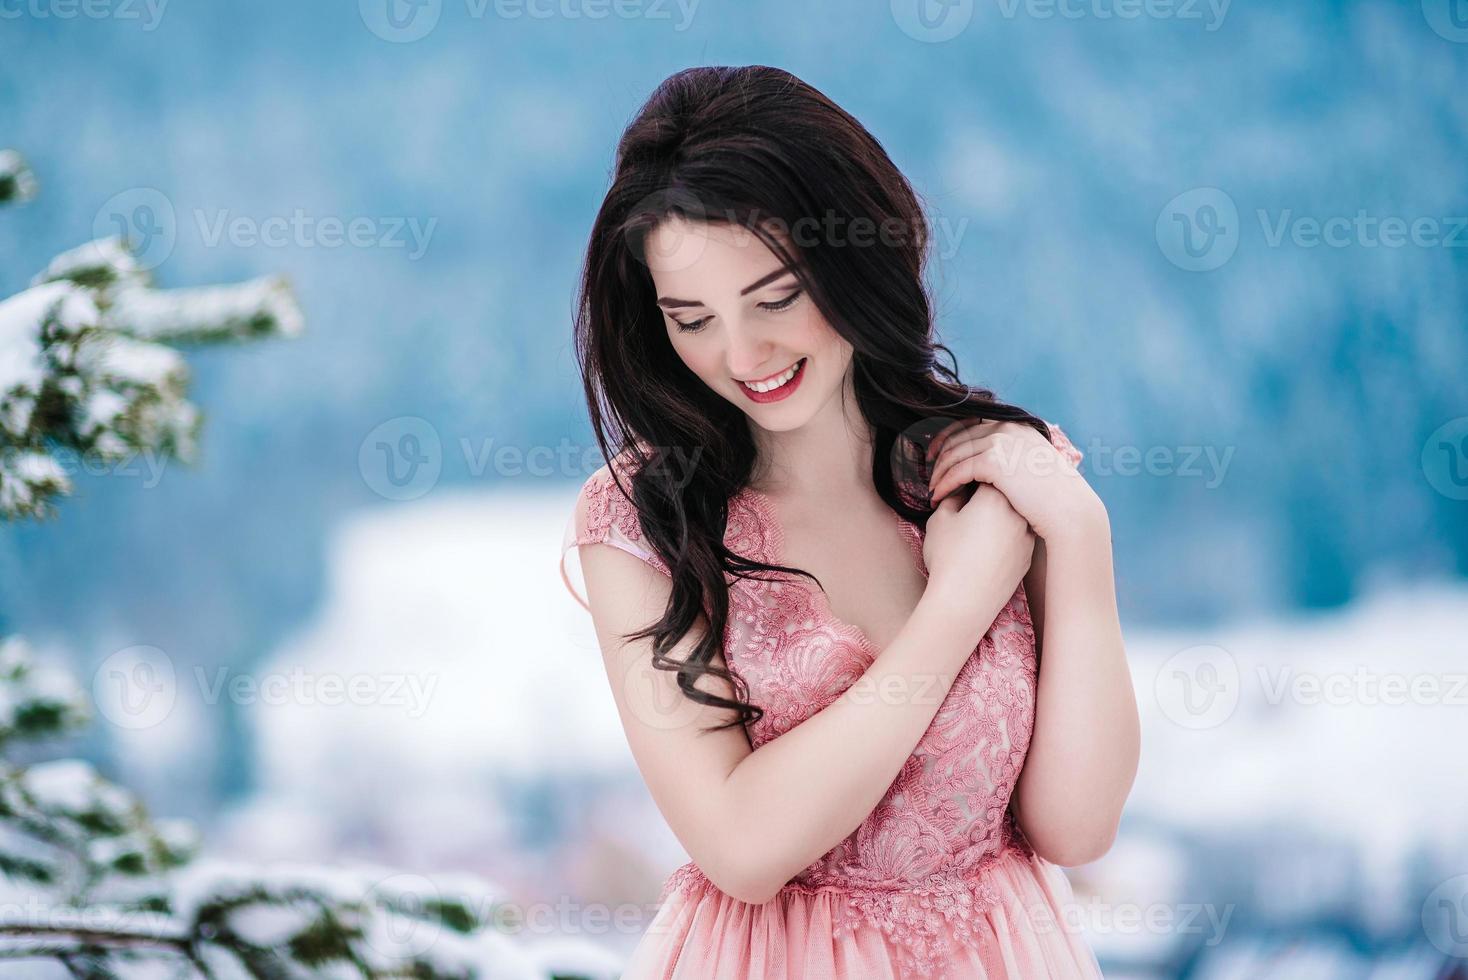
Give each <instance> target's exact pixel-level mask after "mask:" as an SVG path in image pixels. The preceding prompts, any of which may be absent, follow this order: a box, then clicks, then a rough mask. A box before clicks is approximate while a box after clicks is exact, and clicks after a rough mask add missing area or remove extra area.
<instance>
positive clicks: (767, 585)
mask: <svg viewBox="0 0 1468 980" xmlns="http://www.w3.org/2000/svg"><path fill="white" fill-rule="evenodd" d="M1050 431H1051V433H1052V436H1051V440H1052V442H1053V443H1054V445H1055V446H1056V448H1057V449H1059V450H1060V451H1061V453H1062V454H1063V455H1064V456H1065V457H1066V458H1067V459H1068V460H1069V461H1070V462H1071V463H1072V464H1073V465H1074V464H1076V463H1079V461H1080V458H1081V454H1080V451H1079V450H1077V449H1076V448H1075V447H1074V446H1073V445H1071V443H1070V440H1068V439H1067V438H1066V437H1065V435H1064V433H1062V432H1061V431H1060V429H1058V428H1057V427H1055V426H1053V425H1052V426H1051V427H1050ZM624 485H630V484H628V483H627V481H626V480H625V477H624ZM893 519H894V520H896V521H897V522H898V525H899V527H900V528H901V530H902V531H903V532H904V533H905V535H906V537H907V540H908V541H909V543H910V544H911V546H912V559H913V561H914V562H915V563H916V565H917V567H918V568H919V569H921V570H922V573H923V574H924V575H926V574H927V567H926V565H925V563H924V561H923V550H922V531H921V529H920V528H919V527H917V526H916V525H914V524H911V523H909V522H907V521H906V520H904V519H902V518H901V517H899V516H898V515H896V514H895V513H894V514H893ZM725 541H726V543H727V546H728V547H729V548H730V549H731V550H733V551H734V552H735V553H737V554H742V555H745V556H747V557H753V558H758V559H760V560H762V561H766V562H776V563H778V562H779V561H780V555H781V550H782V532H781V529H780V527H779V525H778V523H777V522H776V521H775V520H774V517H773V510H772V508H771V506H770V505H769V503H768V502H767V501H765V500H764V499H763V498H762V497H761V496H760V494H759V493H757V492H755V491H752V490H746V491H743V492H741V493H740V494H738V495H736V496H735V497H734V498H733V499H732V500H731V501H730V505H729V522H728V527H727V531H726V534H725ZM593 542H596V543H606V544H610V545H613V546H615V547H618V548H621V549H623V550H625V551H628V552H630V553H632V554H634V555H636V556H638V557H639V558H641V559H642V560H644V561H646V562H648V563H650V564H652V565H653V566H654V567H656V568H657V569H658V570H659V571H661V572H662V573H663V574H668V568H667V566H666V565H665V564H663V562H662V561H661V560H660V559H659V558H658V557H657V555H656V554H655V553H653V552H652V551H651V549H650V548H649V547H648V546H647V545H646V543H645V542H644V541H643V538H642V534H641V531H640V528H639V524H638V519H637V512H636V510H635V509H634V508H633V506H632V504H631V502H630V501H629V500H627V499H626V498H625V497H624V496H623V495H622V494H621V492H620V491H619V490H618V488H617V486H616V484H615V483H614V482H613V480H612V477H611V474H610V472H609V471H608V468H607V467H605V466H603V467H602V468H601V469H600V470H598V471H597V472H596V473H594V474H592V476H591V477H590V478H588V479H587V481H586V483H585V485H584V486H583V487H582V489H581V494H580V496H579V497H578V498H577V502H576V507H575V509H574V511H573V513H572V515H571V518H570V519H569V520H568V522H567V525H566V531H565V535H564V538H563V542H562V550H561V575H562V579H563V580H564V582H565V584H566V587H567V588H568V589H570V590H571V592H572V594H573V595H575V596H576V598H577V600H578V601H580V602H581V603H582V604H583V605H585V600H584V599H583V597H582V596H581V595H580V594H578V593H577V590H576V589H575V587H574V586H573V585H572V584H571V580H570V578H569V577H568V576H567V574H566V564H565V560H566V558H567V556H568V554H569V553H571V552H572V551H573V550H574V549H575V547H576V546H577V545H580V544H587V543H593ZM729 578H730V593H729V602H730V617H729V625H728V629H727V631H726V634H725V644H724V656H725V661H726V663H727V664H728V666H729V669H730V670H731V671H732V672H734V673H736V674H738V675H739V676H741V677H742V678H743V679H744V680H745V681H746V682H747V683H748V684H749V690H750V691H752V692H759V695H760V696H758V697H756V698H755V700H756V703H758V704H760V706H761V707H763V708H764V709H765V714H764V716H763V717H762V718H761V719H760V720H759V721H758V722H756V723H754V724H752V725H749V726H748V727H747V731H748V735H749V740H750V743H751V744H752V745H753V747H754V748H755V749H758V748H759V747H760V746H761V745H763V744H765V743H766V742H768V741H770V740H771V739H774V738H779V737H780V736H781V735H782V734H784V733H785V732H788V731H790V730H791V729H792V728H794V727H795V726H796V725H799V724H800V723H801V722H802V721H804V720H805V719H807V718H809V717H811V716H812V715H814V714H815V713H816V712H818V711H820V710H822V709H823V708H825V707H826V706H827V705H830V704H831V703H832V702H833V701H835V700H836V698H837V697H838V696H839V695H840V694H841V693H842V692H843V691H844V690H846V689H847V688H848V687H849V686H850V685H851V684H852V683H853V682H854V681H855V680H856V679H857V678H859V677H860V676H861V674H862V673H863V672H864V671H865V670H866V668H867V667H868V666H869V665H870V664H871V662H872V660H873V659H874V658H875V657H876V655H877V653H878V651H877V649H876V648H875V647H874V646H873V645H872V643H871V642H870V641H869V640H868V639H867V637H866V636H865V635H863V633H862V632H861V630H859V629H858V628H856V627H854V626H851V625H849V624H846V623H843V622H840V621H838V620H837V619H836V618H835V617H834V615H833V614H832V613H831V611H830V609H829V607H828V605H827V603H826V601H825V596H824V595H823V594H822V593H821V592H820V590H819V589H818V588H816V586H815V585H814V584H813V583H810V582H808V581H807V580H803V579H796V580H793V581H790V580H787V581H782V582H748V581H742V580H739V579H735V578H734V577H733V576H730V577H729ZM1036 678H1037V662H1036V655H1035V634H1034V628H1033V626H1032V624H1031V621H1030V612H1029V604H1028V601H1027V599H1026V598H1025V593H1024V587H1023V585H1021V586H1020V588H1019V589H1018V590H1017V591H1016V592H1015V594H1014V596H1013V598H1011V599H1010V601H1009V603H1008V604H1007V605H1006V606H1005V607H1004V609H1003V610H1002V611H1001V612H1000V613H999V616H998V618H997V619H995V621H994V625H993V626H992V628H991V629H990V631H989V633H988V634H987V635H985V636H984V638H983V640H981V641H980V643H979V645H978V646H977V647H976V648H975V650H974V653H973V655H972V656H971V657H970V658H969V660H968V661H967V663H966V664H965V665H964V666H963V668H962V669H961V670H960V672H959V675H958V678H957V680H956V681H955V683H954V685H953V687H952V688H951V690H950V691H949V693H948V695H947V697H946V698H945V699H944V701H943V704H942V705H941V706H940V707H939V709H938V712H937V715H936V716H935V717H934V719H933V722H932V724H931V725H929V727H928V729H927V731H926V732H925V733H924V734H923V736H922V738H921V740H920V741H919V742H918V744H917V747H916V748H915V749H914V751H913V753H912V755H911V757H910V758H909V759H908V760H907V763H906V764H905V765H904V766H903V767H902V770H901V772H900V773H899V774H898V776H897V778H896V779H895V780H894V781H893V783H892V786H891V788H890V789H888V791H887V793H886V795H885V796H883V798H882V800H881V801H880V802H879V803H878V804H877V807H876V809H874V810H873V811H872V813H871V815H870V816H868V817H867V818H866V820H865V821H864V822H863V823H862V825H861V826H860V827H858V828H857V829H856V830H855V831H854V832H852V834H851V835H850V836H848V837H847V838H846V839H845V840H843V841H841V842H840V843H839V844H837V845H836V846H835V847H833V848H832V849H831V850H830V851H828V852H827V853H826V854H824V855H822V856H821V857H820V858H819V859H818V860H816V861H815V862H814V863H812V864H811V865H810V866H809V867H807V868H806V869H805V870H803V871H802V872H800V873H799V874H798V875H796V876H795V878H793V879H792V880H791V881H790V882H789V883H788V884H786V885H785V887H784V888H782V889H781V890H780V892H779V893H778V894H777V895H776V896H775V897H774V898H773V899H771V900H770V901H768V902H765V903H763V904H760V905H751V904H749V903H747V902H742V901H739V900H737V899H734V898H732V897H730V896H728V895H726V894H724V893H723V892H722V891H720V890H719V889H718V888H717V887H716V886H715V885H714V884H713V883H712V882H711V881H710V880H709V879H708V878H707V877H706V876H705V875H704V874H703V872H702V871H701V870H700V869H699V868H698V866H697V865H696V864H694V863H692V862H689V863H687V864H685V865H683V866H682V867H679V868H677V869H676V870H674V871H673V872H672V874H671V875H670V876H669V877H668V879H667V881H666V882H665V884H664V885H663V888H662V893H661V895H660V896H659V899H658V901H659V905H658V910H657V913H656V914H655V916H654V918H653V921H652V923H651V924H650V926H649V928H648V930H647V932H646V933H645V934H644V935H643V936H642V938H641V940H640V941H639V943H638V945H637V947H636V949H635V950H634V951H633V953H632V955H631V957H630V960H629V962H628V964H627V967H626V970H625V972H623V974H622V980H643V978H658V980H672V978H678V980H735V978H739V980H743V978H758V980H797V978H800V980H828V978H829V980H835V978H852V980H881V978H899V977H916V976H920V977H932V978H949V980H957V978H969V977H986V978H987V977H1019V978H1024V980H1039V978H1070V977H1099V976H1100V975H1101V972H1100V969H1099V967H1098V964H1097V962H1096V958H1095V955H1094V953H1093V952H1092V951H1091V949H1090V947H1089V945H1088V944H1087V943H1086V941H1085V939H1084V937H1083V936H1082V935H1081V934H1080V932H1079V931H1078V927H1077V925H1076V923H1075V918H1076V916H1075V914H1074V909H1073V902H1074V899H1073V896H1072V893H1071V889H1070V884H1069V882H1068V880H1067V879H1066V877H1065V875H1064V873H1063V871H1062V870H1061V869H1060V868H1059V867H1057V866H1055V865H1054V864H1051V863H1049V862H1048V861H1045V860H1044V859H1043V858H1041V857H1039V856H1038V855H1036V854H1035V852H1034V851H1033V850H1032V849H1031V847H1030V846H1029V844H1028V843H1027V842H1026V841H1025V839H1024V836H1023V834H1022V833H1021V831H1020V828H1019V826H1018V824H1017V823H1016V822H1015V820H1014V818H1013V815H1012V814H1011V813H1010V811H1009V807H1008V804H1009V798H1010V794H1011V792H1012V791H1013V789H1014V785H1015V781H1016V780H1017V779H1018V778H1019V773H1020V767H1021V766H1023V765H1024V761H1025V752H1026V750H1027V748H1028V747H1029V742H1030V735H1031V732H1032V730H1033V727H1034V719H1035V686H1036Z"/></svg>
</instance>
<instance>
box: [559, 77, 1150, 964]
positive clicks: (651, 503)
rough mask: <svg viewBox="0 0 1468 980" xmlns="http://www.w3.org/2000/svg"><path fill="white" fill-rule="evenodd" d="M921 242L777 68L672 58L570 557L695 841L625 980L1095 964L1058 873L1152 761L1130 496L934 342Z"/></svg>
mask: <svg viewBox="0 0 1468 980" xmlns="http://www.w3.org/2000/svg"><path fill="white" fill-rule="evenodd" d="M927 243H928V229H927V225H926V222H925V219H924V217H923V214H922V211H921V209H920V207H919V205H918V202H917V200H916V198H915V196H914V194H913V192H912V189H911V187H910V186H909V184H908V183H907V181H906V180H905V179H904V178H903V177H902V175H901V174H900V173H899V172H898V171H897V169H896V168H895V167H894V166H893V164H892V162H891V161H890V160H889V159H888V157H887V155H886V153H885V152H884V151H883V149H882V148H881V146H880V145H879V144H878V143H877V141H876V140H875V139H873V138H872V136H871V135H870V134H869V133H868V132H867V131H866V130H865V129H863V128H862V126H861V125H860V124H859V123H858V122H857V121H856V120H855V119H853V118H852V117H851V116H849V115H848V114H847V113H845V112H844V111H843V110H841V109H840V108H839V107H837V106H836V105H834V104H833V103H832V102H831V101H830V100H829V99H827V98H826V97H825V96H823V95H822V94H821V93H820V92H818V91H816V90H815V89H813V88H811V87H810V86H808V85H806V84H805V83H803V82H801V81H800V80H799V79H797V78H795V77H793V76H792V75H790V74H788V73H786V72H783V71H780V70H777V69H773V68H767V67H762V66H753V67H744V68H727V67H710V68H694V69H688V70H686V71H682V72H679V73H678V74H676V75H674V76H672V77H671V78H669V79H667V80H666V81H665V82H664V83H663V84H662V85H661V86H660V87H659V88H658V89H657V91H656V92H655V93H654V94H653V95H652V97H651V98H650V99H649V100H648V102H647V103H646V105H644V106H643V108H642V109H641V111H640V113H639V114H638V116H637V117H636V119H635V120H634V121H633V122H632V123H631V124H630V125H629V127H628V128H627V130H626V132H625V133H624V135H623V137H622V140H621V143H620V145H619V147H618V151H617V160H616V169H615V176H614V180H613V183H612V187H611V189H610V191H609V192H608V194H607V197H606V200H605V202H604V203H603V205H602V207H601V210H600V212H599V213H598V215H597V218H596V222H595V225H594V227H593V229H592V233H591V241H590V245H589V249H588V254H587V258H586V268H585V274H584V281H583V284H582V295H581V297H580V300H581V302H580V309H579V315H578V319H577V327H576V330H577V354H578V361H579V363H580V365H581V368H582V372H583V377H584V380H585V386H586V394H587V400H588V404H589V409H590V413H591V419H592V424H593V427H594V430H595V431H596V434H597V439H598V442H599V444H600V446H601V449H602V451H603V452H604V453H605V455H606V458H607V459H608V460H610V461H611V462H610V463H609V464H608V465H607V466H603V467H602V468H601V469H600V470H598V471H597V472H596V473H594V474H593V475H592V476H591V477H590V478H589V479H588V480H587V481H586V483H585V485H584V486H583V487H582V490H581V494H580V497H579V498H578V500H577V503H576V508H575V511H574V513H573V514H572V515H571V519H570V520H569V521H568V524H567V533H566V539H565V541H564V546H563V550H562V561H563V564H562V569H561V571H562V575H563V577H565V581H566V585H567V587H568V588H572V586H571V580H570V578H569V577H566V569H565V565H564V560H565V558H566V557H568V556H569V554H570V552H571V551H573V550H574V551H575V552H576V553H577V555H578V558H579V560H580V565H581V571H582V576H583V578H584V582H585V591H586V596H587V599H586V601H584V603H583V604H586V605H587V606H588V608H589V609H590V611H591V615H592V620H593V623H594V625H595V628H596V633H597V636H598V639H599V642H600V645H601V648H602V652H603V656H604V660H605V665H606V668H607V671H608V676H609V678H610V679H611V682H612V692H613V695H614V697H615V698H616V702H617V707H618V709H619V712H620V716H621V718H622V721H623V724H624V727H625V729H626V734H627V740H628V743H629V745H630V746H631V749H632V753H633V755H634V757H635V758H636V761H637V764H638V767H639V769H640V770H641V772H642V774H643V776H644V778H645V779H646V781H647V785H648V788H649V790H650V792H651V794H652V796H653V799H654V800H655V802H656V803H657V805H658V807H659V809H660V811H661V813H662V814H663V816H664V817H665V818H666V819H667V821H668V823H669V825H670V826H671V828H672V830H673V831H674V833H675V834H676V835H677V837H678V839H679V841H680V842H681V843H682V844H683V846H684V848H685V849H686V850H687V852H688V854H689V855H690V856H691V857H692V859H693V860H692V861H690V862H689V863H688V864H686V865H684V866H683V867H681V868H679V869H677V870H676V871H675V872H674V873H673V874H672V875H671V876H670V877H669V879H668V881H667V883H666V884H665V886H664V888H663V891H662V895H661V896H660V898H659V909H658V912H657V915H656V916H655V917H654V919H653V922H652V924H651V925H650V927H649V929H648V932H647V933H646V934H645V935H644V936H643V937H642V939H641V941H640V943H639V944H638V946H637V948H636V950H635V951H634V953H633V954H632V956H631V960H630V962H629V964H628V967H627V970H626V972H625V973H624V974H623V977H624V980H638V978H644V977H658V978H671V977H679V978H683V977H686V978H696V980H709V978H736V977H737V978H743V977H751V978H793V977H801V978H827V977H831V978H835V977H852V978H863V980H864V978H877V977H907V976H936V977H955V978H956V977H1001V976H1004V977H1024V978H1038V977H1092V976H1097V975H1099V970H1098V968H1097V964H1096V960H1095V957H1094V955H1093V954H1092V952H1091V950H1090V949H1089V947H1088V946H1087V944H1086V943H1085V940H1084V939H1083V937H1082V934H1081V930H1080V927H1079V924H1078V922H1077V915H1076V911H1075V909H1074V907H1073V904H1072V902H1073V899H1072V895H1071V892H1070V888H1069V885H1068V883H1067V880H1066V878H1065V876H1064V874H1063V872H1061V870H1060V869H1059V868H1058V867H1057V865H1075V864H1081V863H1084V862H1087V861H1091V860H1094V859H1095V858H1097V857H1100V856H1101V855H1102V854H1103V853H1104V852H1105V851H1106V850H1107V849H1108V848H1109V846H1110V844H1111V841H1112V839H1113V837H1114V835H1115V832H1116V826H1117V822H1118V820H1119V818H1120V813H1121V809H1122V804H1123V802H1124V801H1125V798H1126V795H1127V793H1128V791H1129V790H1130V787H1131V783H1132V779H1133V776H1134V774H1135V770H1136V762H1137V752H1138V723H1137V711H1136V704H1135V702H1134V700H1133V696H1132V687H1131V681H1130V676H1129V674H1128V672H1127V669H1126V662H1125V651H1124V649H1123V645H1122V638H1121V630H1120V626H1119V624H1118V621H1117V613H1116V601H1115V594H1114V587H1113V583H1112V568H1111V547H1110V532H1109V522H1108V518H1107V515H1106V510H1105V507H1104V506H1103V505H1102V503H1101V501H1100V499H1099V498H1098V497H1097V496H1096V494H1095V493H1094V492H1093V491H1092V489H1091V488H1090V486H1089V485H1088V484H1087V483H1086V481H1085V479H1084V478H1083V477H1082V476H1081V475H1080V474H1079V472H1078V471H1077V470H1076V468H1075V466H1076V464H1077V463H1078V462H1079V460H1080V457H1081V454H1080V453H1079V452H1078V451H1077V450H1076V449H1075V447H1074V446H1073V445H1072V444H1071V442H1070V441H1069V440H1068V439H1067V438H1066V436H1065V435H1064V433H1062V432H1061V430H1060V429H1059V428H1058V427H1056V426H1054V425H1047V424H1046V423H1045V422H1044V421H1043V420H1041V419H1039V418H1036V417H1035V416H1033V415H1030V414H1029V413H1027V412H1025V411H1023V410H1022V409H1019V408H1016V407H1013V406H1010V405H1006V404H1004V403H1002V402H999V401H997V400H996V399H995V398H994V396H993V394H992V393H991V392H988V391H985V390H982V389H974V388H969V387H967V386H965V385H963V384H961V383H960V382H959V381H958V377H957V374H956V372H955V371H954V370H951V369H948V368H944V367H943V366H942V365H941V364H940V363H939V362H938V358H937V356H936V352H937V351H939V350H941V351H944V352H945V353H948V355H949V357H950V359H951V358H952V354H951V352H950V351H948V349H947V348H946V347H943V346H942V345H941V344H938V343H936V342H935V341H934V339H933V322H932V316H931V310H930V307H929V303H928V298H927V296H926V294H925V292H924V288H923V282H922V274H923V263H924V258H925V251H926V246H927ZM598 544H604V545H610V546H611V547H600V548H599V547H595V545H598ZM572 591H573V593H574V592H575V590H574V588H572ZM577 598H578V599H579V598H581V597H580V596H579V595H578V596H577ZM1042 651H1043V654H1044V657H1043V668H1042V667H1041V666H1040V664H1041V656H1040V655H1041V652H1042Z"/></svg>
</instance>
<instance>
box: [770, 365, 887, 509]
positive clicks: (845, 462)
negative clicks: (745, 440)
mask: <svg viewBox="0 0 1468 980" xmlns="http://www.w3.org/2000/svg"><path fill="white" fill-rule="evenodd" d="M750 428H751V430H752V431H753V434H754V444H755V449H756V452H757V453H758V456H759V458H758V459H757V460H756V462H755V469H754V476H753V477H752V479H751V484H752V486H753V487H754V489H755V490H757V491H759V492H760V493H765V494H772V495H778V496H794V497H804V496H807V495H809V496H812V497H819V498H821V499H828V500H829V499H831V497H832V496H835V497H841V496H844V495H846V494H847V493H861V492H865V491H870V490H871V489H872V434H871V427H870V426H869V425H868V424H867V422H866V420H865V419H864V418H862V415H861V410H860V409H859V408H858V406H857V403H856V393H855V391H854V390H853V388H852V381H851V371H850V370H848V371H847V372H846V376H845V378H844V379H843V380H842V387H841V389H840V390H838V391H837V392H835V393H834V394H833V395H832V396H831V398H830V399H829V400H828V401H827V402H826V403H825V404H824V405H823V406H821V408H820V410H819V411H817V412H816V414H815V415H814V416H813V417H812V418H811V420H810V421H809V422H807V423H806V424H805V425H803V426H801V427H800V428H798V429H791V430H788V431H784V432H772V431H770V430H768V429H763V428H760V427H759V426H758V425H754V424H753V423H751V425H750Z"/></svg>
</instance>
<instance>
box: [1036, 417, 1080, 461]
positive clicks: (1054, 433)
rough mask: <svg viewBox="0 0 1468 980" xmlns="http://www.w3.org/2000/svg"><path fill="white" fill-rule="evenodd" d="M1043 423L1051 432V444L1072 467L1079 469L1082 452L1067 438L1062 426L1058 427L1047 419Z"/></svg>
mask: <svg viewBox="0 0 1468 980" xmlns="http://www.w3.org/2000/svg"><path fill="white" fill-rule="evenodd" d="M1043 421H1044V422H1045V427H1046V428H1048V429H1049V430H1050V444H1051V445H1052V446H1054V447H1055V448H1056V449H1058V450H1060V455H1061V456H1064V457H1065V459H1066V460H1067V461H1068V462H1069V463H1070V465H1072V466H1075V467H1079V466H1080V465H1081V458H1082V453H1081V451H1080V450H1079V449H1077V448H1076V447H1075V445H1074V444H1072V443H1071V441H1070V440H1069V439H1068V438H1066V435H1065V433H1064V432H1062V431H1061V429H1060V426H1058V425H1056V424H1055V423H1054V422H1051V421H1050V420H1049V419H1045V420H1043Z"/></svg>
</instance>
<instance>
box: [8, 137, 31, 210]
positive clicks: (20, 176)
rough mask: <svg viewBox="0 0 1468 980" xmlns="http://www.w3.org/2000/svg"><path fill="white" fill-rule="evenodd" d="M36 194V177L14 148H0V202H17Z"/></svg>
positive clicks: (26, 199) (27, 199)
mask: <svg viewBox="0 0 1468 980" xmlns="http://www.w3.org/2000/svg"><path fill="white" fill-rule="evenodd" d="M35 196H36V177H35V174H33V173H31V168H30V167H28V166H26V162H25V159H24V158H22V157H21V155H20V154H19V153H17V152H15V151H14V150H0V204H19V203H20V202H22V201H29V200H30V199H31V198H33V197H35Z"/></svg>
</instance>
